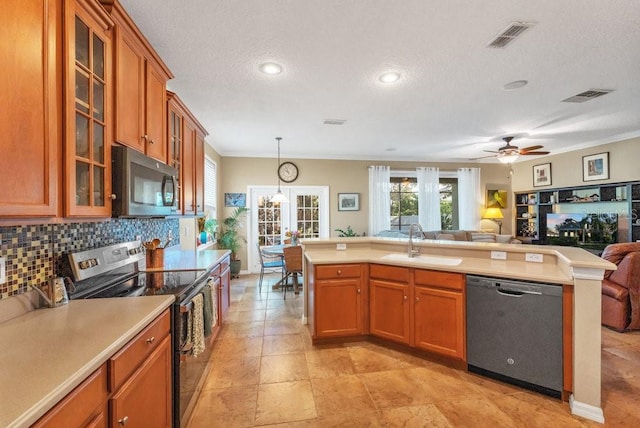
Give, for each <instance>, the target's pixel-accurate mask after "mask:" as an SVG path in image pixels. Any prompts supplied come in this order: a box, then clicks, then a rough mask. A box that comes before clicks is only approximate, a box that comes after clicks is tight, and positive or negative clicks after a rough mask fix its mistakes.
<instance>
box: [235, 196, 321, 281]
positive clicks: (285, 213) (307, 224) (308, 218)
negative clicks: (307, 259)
mask: <svg viewBox="0 0 640 428" xmlns="http://www.w3.org/2000/svg"><path fill="white" fill-rule="evenodd" d="M281 190H282V193H283V194H284V195H285V196H286V197H287V199H288V201H289V202H283V203H277V202H272V201H271V198H272V197H273V195H275V194H276V191H277V188H276V187H274V186H269V187H265V186H249V189H248V193H249V198H248V199H249V204H250V205H249V208H250V211H249V218H250V221H249V223H250V224H249V234H248V236H247V254H248V257H247V259H248V261H249V265H248V266H250V269H251V271H252V272H259V271H260V260H259V259H258V250H257V247H256V244H258V245H259V246H260V247H263V246H265V245H278V244H281V243H283V242H284V240H285V239H287V237H286V233H287V232H288V231H294V230H297V231H298V232H299V233H300V237H301V238H328V237H329V188H328V187H327V186H290V187H281Z"/></svg>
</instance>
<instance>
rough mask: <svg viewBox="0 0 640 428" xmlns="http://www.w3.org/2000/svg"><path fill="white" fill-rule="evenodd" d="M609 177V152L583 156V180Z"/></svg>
mask: <svg viewBox="0 0 640 428" xmlns="http://www.w3.org/2000/svg"><path fill="white" fill-rule="evenodd" d="M608 178H609V152H605V153H598V154H596V155H589V156H583V157H582V181H594V180H606V179H608Z"/></svg>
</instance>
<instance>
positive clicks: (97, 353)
mask: <svg viewBox="0 0 640 428" xmlns="http://www.w3.org/2000/svg"><path fill="white" fill-rule="evenodd" d="M173 302H174V296H172V295H171V296H146V297H123V298H118V299H88V300H72V301H71V302H69V304H68V305H65V306H61V307H57V308H46V309H37V310H34V311H30V312H27V313H26V314H24V315H21V316H18V317H16V318H13V319H11V320H8V321H6V322H3V323H0V344H2V347H3V350H2V352H0V367H2V370H0V403H2V404H1V411H0V426H2V427H23V426H28V425H31V424H32V423H34V422H35V421H36V420H38V418H40V417H41V416H42V415H44V414H45V413H46V412H47V411H48V410H49V409H50V408H51V407H53V406H54V405H55V404H56V403H57V402H58V401H60V400H61V399H62V398H64V397H65V396H66V395H67V394H68V393H69V392H71V391H72V390H73V389H74V388H75V387H76V386H78V385H79V384H80V383H82V381H83V380H84V379H85V378H87V377H88V376H89V375H90V374H91V373H93V372H94V371H95V370H97V369H98V368H99V367H100V366H101V365H102V364H104V363H105V362H106V361H107V360H108V359H109V358H110V357H111V356H113V355H114V354H115V353H116V352H118V350H120V348H122V347H123V346H124V345H126V344H127V343H128V342H129V341H130V340H131V339H133V338H134V337H135V336H136V335H137V334H138V333H140V332H141V331H142V330H143V329H144V328H145V327H146V326H147V325H148V324H149V323H150V322H151V321H153V320H154V319H155V318H157V317H158V316H159V315H160V314H162V313H163V311H165V310H166V309H167V308H168V307H169V306H170V305H171V304H172V303H173Z"/></svg>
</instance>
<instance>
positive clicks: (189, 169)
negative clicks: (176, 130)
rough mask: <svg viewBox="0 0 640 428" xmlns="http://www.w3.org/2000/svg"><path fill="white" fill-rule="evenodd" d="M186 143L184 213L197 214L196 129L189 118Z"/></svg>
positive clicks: (183, 180) (183, 177)
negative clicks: (195, 190)
mask: <svg viewBox="0 0 640 428" xmlns="http://www.w3.org/2000/svg"><path fill="white" fill-rule="evenodd" d="M183 129H184V135H183V138H184V143H183V144H182V159H183V163H182V177H181V179H182V210H183V211H182V213H183V214H195V206H196V200H195V197H194V196H195V194H194V191H193V190H194V187H193V186H194V179H195V171H194V169H193V166H194V165H193V160H194V157H195V144H196V142H195V137H196V131H195V128H194V127H193V124H191V122H189V121H188V120H185V121H184V125H183Z"/></svg>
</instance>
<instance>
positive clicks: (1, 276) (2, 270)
mask: <svg viewBox="0 0 640 428" xmlns="http://www.w3.org/2000/svg"><path fill="white" fill-rule="evenodd" d="M5 282H7V263H6V259H5V258H4V257H0V284H4V283H5Z"/></svg>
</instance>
